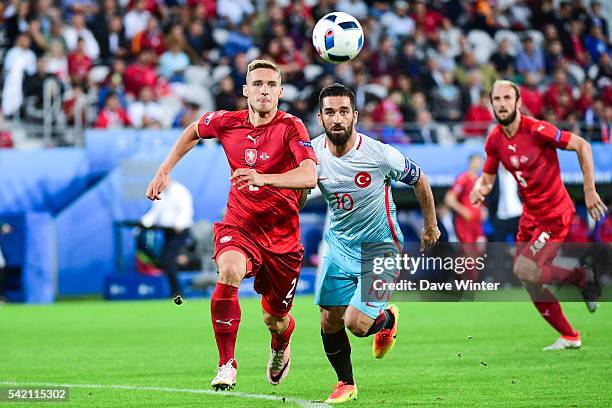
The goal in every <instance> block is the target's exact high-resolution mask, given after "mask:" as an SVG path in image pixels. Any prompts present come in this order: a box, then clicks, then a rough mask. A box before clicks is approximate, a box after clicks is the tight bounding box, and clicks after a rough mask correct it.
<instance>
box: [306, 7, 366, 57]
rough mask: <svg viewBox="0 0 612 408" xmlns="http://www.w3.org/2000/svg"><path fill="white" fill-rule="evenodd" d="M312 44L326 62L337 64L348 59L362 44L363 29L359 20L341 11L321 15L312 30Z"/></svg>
mask: <svg viewBox="0 0 612 408" xmlns="http://www.w3.org/2000/svg"><path fill="white" fill-rule="evenodd" d="M312 45H314V47H315V50H317V54H319V56H320V57H321V58H323V59H324V60H325V61H327V62H331V63H332V64H339V63H341V62H346V61H350V60H352V59H353V58H355V57H356V56H357V54H359V51H361V47H362V46H363V30H362V29H361V24H359V21H357V19H356V18H355V17H353V16H351V15H350V14H347V13H343V12H341V11H335V12H333V13H329V14H326V15H325V16H323V17H321V19H320V20H319V21H317V24H316V25H315V27H314V30H313V31H312Z"/></svg>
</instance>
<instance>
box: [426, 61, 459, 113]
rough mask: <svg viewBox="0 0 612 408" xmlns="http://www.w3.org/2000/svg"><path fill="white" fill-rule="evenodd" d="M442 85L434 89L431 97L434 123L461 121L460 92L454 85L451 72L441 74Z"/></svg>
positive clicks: (453, 76) (453, 77)
mask: <svg viewBox="0 0 612 408" xmlns="http://www.w3.org/2000/svg"><path fill="white" fill-rule="evenodd" d="M442 77H443V78H444V83H443V84H442V85H440V86H439V87H438V88H436V89H435V90H434V91H433V93H432V97H431V106H432V107H433V111H432V113H433V116H434V118H435V119H436V121H453V122H454V121H458V120H461V118H462V116H463V113H462V111H461V103H462V98H461V90H460V89H459V87H458V86H457V85H455V75H454V74H453V72H452V71H445V72H443V73H442Z"/></svg>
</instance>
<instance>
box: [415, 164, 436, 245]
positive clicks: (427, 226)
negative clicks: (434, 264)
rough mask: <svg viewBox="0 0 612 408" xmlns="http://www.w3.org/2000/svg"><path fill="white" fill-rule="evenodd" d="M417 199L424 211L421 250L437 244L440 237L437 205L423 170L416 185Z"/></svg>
mask: <svg viewBox="0 0 612 408" xmlns="http://www.w3.org/2000/svg"><path fill="white" fill-rule="evenodd" d="M414 192H415V194H416V198H417V201H418V202H419V206H420V207H421V211H422V212H423V219H424V222H423V230H422V231H421V251H422V250H423V249H425V248H426V247H430V246H432V245H433V244H435V243H436V242H437V241H438V239H439V238H440V230H439V229H438V220H437V219H436V206H435V204H434V197H433V192H432V191H431V185H430V184H429V178H428V177H427V175H426V174H425V173H424V172H423V171H421V177H419V181H417V182H416V184H415V185H414Z"/></svg>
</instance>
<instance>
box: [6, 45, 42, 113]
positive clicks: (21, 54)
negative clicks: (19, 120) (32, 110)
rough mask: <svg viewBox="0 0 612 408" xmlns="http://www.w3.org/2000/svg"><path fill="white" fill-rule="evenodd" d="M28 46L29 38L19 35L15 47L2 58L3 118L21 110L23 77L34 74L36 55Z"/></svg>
mask: <svg viewBox="0 0 612 408" xmlns="http://www.w3.org/2000/svg"><path fill="white" fill-rule="evenodd" d="M30 45H31V42H30V37H28V36H27V35H26V34H19V35H18V36H17V40H16V41H15V46H14V47H13V48H11V49H10V50H8V52H7V53H6V55H5V57H4V87H3V88H2V114H3V115H4V116H5V117H7V116H12V115H13V114H15V113H16V112H17V111H18V110H19V109H20V108H21V104H22V102H23V86H22V85H23V80H24V76H25V75H34V74H35V73H36V55H34V52H32V50H31V49H30Z"/></svg>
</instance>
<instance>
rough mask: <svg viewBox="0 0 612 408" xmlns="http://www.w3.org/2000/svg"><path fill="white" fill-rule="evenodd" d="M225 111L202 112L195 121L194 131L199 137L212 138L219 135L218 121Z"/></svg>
mask: <svg viewBox="0 0 612 408" xmlns="http://www.w3.org/2000/svg"><path fill="white" fill-rule="evenodd" d="M225 112H226V111H215V112H206V113H204V114H203V115H202V116H201V117H200V119H199V120H198V122H197V126H196V132H197V133H198V137H200V138H201V139H214V138H218V137H219V129H220V122H221V118H222V117H223V114H224V113H225Z"/></svg>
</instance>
